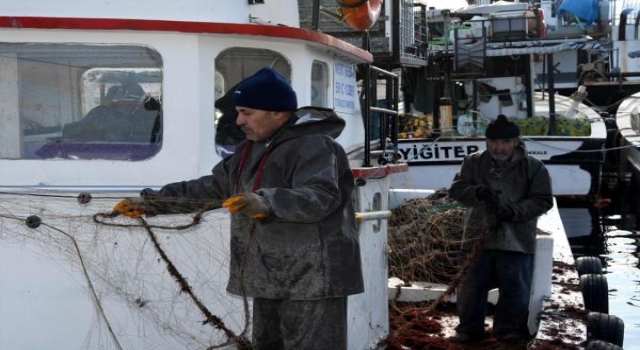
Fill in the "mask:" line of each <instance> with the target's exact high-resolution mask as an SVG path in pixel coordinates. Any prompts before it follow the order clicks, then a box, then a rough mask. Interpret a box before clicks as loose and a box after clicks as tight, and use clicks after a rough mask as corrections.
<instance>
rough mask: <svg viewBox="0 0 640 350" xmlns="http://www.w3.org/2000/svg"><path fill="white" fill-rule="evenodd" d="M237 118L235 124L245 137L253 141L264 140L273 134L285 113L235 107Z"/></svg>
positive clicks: (284, 118) (283, 120) (279, 125)
mask: <svg viewBox="0 0 640 350" xmlns="http://www.w3.org/2000/svg"><path fill="white" fill-rule="evenodd" d="M236 110H237V111H238V119H237V120H236V124H237V125H238V126H239V127H240V129H241V130H242V132H244V133H245V135H247V139H249V140H253V141H260V140H266V139H268V138H269V137H271V135H273V133H274V132H276V130H278V129H279V128H280V127H281V126H282V125H283V124H284V123H285V122H286V121H287V118H286V116H287V115H288V114H287V113H284V112H270V111H263V110H261V109H253V108H249V107H236Z"/></svg>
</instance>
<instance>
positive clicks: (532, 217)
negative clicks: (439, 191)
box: [449, 143, 553, 254]
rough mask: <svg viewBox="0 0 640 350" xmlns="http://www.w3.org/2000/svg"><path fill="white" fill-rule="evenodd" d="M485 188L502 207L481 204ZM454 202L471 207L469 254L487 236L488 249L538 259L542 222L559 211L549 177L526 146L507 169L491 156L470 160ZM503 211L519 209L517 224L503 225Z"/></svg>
mask: <svg viewBox="0 0 640 350" xmlns="http://www.w3.org/2000/svg"><path fill="white" fill-rule="evenodd" d="M481 186H488V187H491V188H493V189H495V190H496V191H499V192H500V193H499V195H498V205H497V206H491V205H488V204H486V203H484V202H481V201H480V200H479V199H478V197H477V196H476V190H477V189H478V188H479V187H481ZM449 196H450V197H451V198H453V199H455V200H457V201H458V202H460V203H461V204H463V205H464V206H467V207H469V209H468V210H467V213H466V216H465V228H464V235H465V244H464V245H463V247H464V248H466V249H468V248H471V247H472V246H473V244H474V243H475V239H477V237H478V235H479V234H480V233H481V232H483V231H485V232H487V233H486V235H485V240H484V248H486V249H496V250H507V251H516V252H522V253H528V254H533V253H535V247H536V226H537V222H538V217H539V216H540V215H542V214H544V213H545V212H547V211H548V210H549V209H550V208H551V207H552V206H553V197H552V193H551V179H550V177H549V173H548V171H547V169H546V167H545V166H544V165H543V164H542V162H541V161H540V160H538V159H536V158H533V157H531V156H529V155H527V153H526V149H525V147H524V144H522V143H520V144H519V145H518V146H516V148H515V149H514V154H513V156H512V158H511V161H509V163H508V164H507V165H505V166H504V167H503V168H498V167H497V166H496V163H495V161H494V160H493V158H492V157H491V155H490V154H489V152H488V151H486V150H483V151H478V152H475V153H472V154H470V155H468V156H466V157H465V159H464V161H463V163H462V168H461V169H460V172H459V173H458V174H456V177H455V178H454V180H453V183H452V184H451V188H450V189H449ZM502 206H508V207H510V208H511V209H513V212H514V213H515V215H514V218H513V220H512V221H507V222H499V221H497V219H496V212H497V209H498V208H499V207H502Z"/></svg>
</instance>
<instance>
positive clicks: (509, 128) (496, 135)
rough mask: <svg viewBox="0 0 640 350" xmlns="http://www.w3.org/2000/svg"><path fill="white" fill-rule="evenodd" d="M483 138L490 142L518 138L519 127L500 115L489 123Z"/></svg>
mask: <svg viewBox="0 0 640 350" xmlns="http://www.w3.org/2000/svg"><path fill="white" fill-rule="evenodd" d="M485 136H486V137H487V138H488V139H491V140H504V139H514V138H516V137H518V136H520V127H519V126H518V124H516V123H514V122H512V121H509V120H508V119H507V117H505V116H504V115H503V114H500V115H498V117H497V118H496V120H494V121H492V122H491V123H489V125H488V126H487V131H486V132H485Z"/></svg>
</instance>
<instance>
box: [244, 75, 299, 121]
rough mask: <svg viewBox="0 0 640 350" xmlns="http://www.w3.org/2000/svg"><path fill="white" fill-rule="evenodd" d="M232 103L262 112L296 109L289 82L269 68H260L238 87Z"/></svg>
mask: <svg viewBox="0 0 640 350" xmlns="http://www.w3.org/2000/svg"><path fill="white" fill-rule="evenodd" d="M233 103H234V105H235V106H238V107H249V108H255V109H261V110H263V111H272V112H287V111H295V110H296V109H298V100H297V98H296V93H295V91H293V89H292V88H291V85H289V82H287V80H286V79H285V78H284V77H283V76H282V75H280V74H279V73H278V72H276V71H275V70H273V69H271V68H262V69H260V70H259V71H258V72H256V73H255V74H254V75H252V76H250V77H248V78H247V79H245V80H244V81H242V82H241V83H240V85H238V87H237V88H236V90H235V92H234V94H233Z"/></svg>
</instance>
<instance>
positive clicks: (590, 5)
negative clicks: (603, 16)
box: [558, 0, 599, 24]
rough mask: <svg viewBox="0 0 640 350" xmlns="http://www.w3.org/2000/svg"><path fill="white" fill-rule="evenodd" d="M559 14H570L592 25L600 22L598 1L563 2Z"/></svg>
mask: <svg viewBox="0 0 640 350" xmlns="http://www.w3.org/2000/svg"><path fill="white" fill-rule="evenodd" d="M558 12H560V13H561V14H562V13H563V12H568V13H570V14H572V15H575V16H577V17H579V18H580V19H581V20H583V21H585V22H586V24H591V23H593V22H596V21H597V20H598V12H599V10H598V0H563V1H562V4H561V5H560V7H559V8H558Z"/></svg>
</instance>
